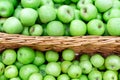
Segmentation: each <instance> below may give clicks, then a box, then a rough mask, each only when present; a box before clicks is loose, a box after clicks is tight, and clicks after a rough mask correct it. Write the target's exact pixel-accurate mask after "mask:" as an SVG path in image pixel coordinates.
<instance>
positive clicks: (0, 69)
mask: <svg viewBox="0 0 120 80" xmlns="http://www.w3.org/2000/svg"><path fill="white" fill-rule="evenodd" d="M4 70H5V65H4V64H3V63H2V62H0V76H1V75H2V74H3V73H4Z"/></svg>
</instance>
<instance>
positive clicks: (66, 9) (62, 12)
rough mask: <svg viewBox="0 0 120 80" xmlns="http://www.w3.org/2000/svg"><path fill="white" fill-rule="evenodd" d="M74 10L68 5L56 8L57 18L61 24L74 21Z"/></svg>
mask: <svg viewBox="0 0 120 80" xmlns="http://www.w3.org/2000/svg"><path fill="white" fill-rule="evenodd" d="M74 15H75V12H74V9H73V8H72V7H70V6H68V5H62V6H60V7H59V8H58V11H57V17H58V19H59V20H60V21H62V22H63V23H69V22H70V21H72V20H73V19H74Z"/></svg>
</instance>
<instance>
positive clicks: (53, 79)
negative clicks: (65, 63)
mask: <svg viewBox="0 0 120 80" xmlns="http://www.w3.org/2000/svg"><path fill="white" fill-rule="evenodd" d="M44 80H56V78H55V77H54V76H52V75H46V76H45V77H44Z"/></svg>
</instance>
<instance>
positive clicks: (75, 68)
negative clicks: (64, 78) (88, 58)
mask: <svg viewBox="0 0 120 80" xmlns="http://www.w3.org/2000/svg"><path fill="white" fill-rule="evenodd" d="M67 73H68V75H69V77H70V78H74V79H75V78H79V77H80V76H81V74H82V69H81V67H80V66H79V65H71V66H70V67H69V68H68V71H67Z"/></svg>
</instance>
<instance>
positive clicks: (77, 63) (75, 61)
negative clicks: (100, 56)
mask: <svg viewBox="0 0 120 80" xmlns="http://www.w3.org/2000/svg"><path fill="white" fill-rule="evenodd" d="M79 63H80V62H79V61H78V60H73V61H72V64H75V65H79Z"/></svg>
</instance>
